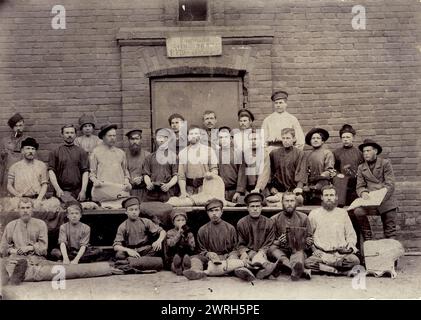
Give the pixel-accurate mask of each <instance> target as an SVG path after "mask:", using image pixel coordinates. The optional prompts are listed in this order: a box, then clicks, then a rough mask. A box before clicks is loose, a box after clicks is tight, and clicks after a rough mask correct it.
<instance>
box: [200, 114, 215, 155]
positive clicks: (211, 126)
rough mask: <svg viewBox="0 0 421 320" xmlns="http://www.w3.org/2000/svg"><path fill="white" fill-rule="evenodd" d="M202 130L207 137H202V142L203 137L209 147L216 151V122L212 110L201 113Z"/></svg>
mask: <svg viewBox="0 0 421 320" xmlns="http://www.w3.org/2000/svg"><path fill="white" fill-rule="evenodd" d="M202 119H203V129H204V130H205V131H204V132H205V133H206V134H207V136H205V135H204V137H203V140H202V141H203V142H204V141H205V137H207V143H208V146H209V147H212V149H214V150H216V149H218V130H217V129H218V128H217V126H216V123H217V122H218V120H216V114H215V111H212V110H206V111H205V112H203V118H202Z"/></svg>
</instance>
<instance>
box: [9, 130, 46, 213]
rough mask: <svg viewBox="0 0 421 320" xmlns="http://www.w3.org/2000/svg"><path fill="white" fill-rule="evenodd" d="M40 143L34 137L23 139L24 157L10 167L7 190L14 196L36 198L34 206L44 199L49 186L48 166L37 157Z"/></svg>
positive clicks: (22, 150)
mask: <svg viewBox="0 0 421 320" xmlns="http://www.w3.org/2000/svg"><path fill="white" fill-rule="evenodd" d="M38 147H39V144H38V143H37V141H36V140H35V139H34V138H30V137H29V138H26V139H25V140H23V141H22V149H21V152H22V155H23V159H22V160H20V161H18V162H16V163H15V164H13V165H12V166H11V167H10V169H9V176H8V182H7V190H8V191H9V193H10V194H11V195H13V196H14V197H27V198H32V199H35V202H34V207H38V206H39V205H40V204H41V201H42V200H44V197H45V193H46V192H47V187H48V174H47V166H46V165H45V163H44V162H42V161H39V160H37V159H35V156H36V153H37V150H38Z"/></svg>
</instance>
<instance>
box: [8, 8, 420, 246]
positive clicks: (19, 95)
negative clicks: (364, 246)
mask: <svg viewBox="0 0 421 320" xmlns="http://www.w3.org/2000/svg"><path fill="white" fill-rule="evenodd" d="M174 2H175V1H170V0H142V1H135V0H131V1H129V0H123V1H104V0H90V1H76V0H71V1H70V0H65V1H60V4H61V5H64V6H65V8H66V22H67V29H66V30H53V29H52V28H51V18H52V17H53V14H51V8H52V7H53V5H55V4H58V3H57V2H56V1H54V0H3V1H1V0H0V110H1V111H2V112H1V113H0V135H1V136H3V135H5V134H7V133H8V128H7V126H6V122H7V119H8V118H9V117H10V116H11V115H12V114H13V113H14V112H15V111H19V112H21V113H22V114H23V115H24V116H25V117H26V118H27V124H28V128H27V130H28V133H29V134H31V135H32V136H34V137H35V138H37V139H38V140H39V141H40V143H41V149H42V150H40V157H41V158H42V159H43V160H46V158H47V156H48V150H51V149H53V148H54V147H55V146H57V144H59V143H60V142H61V138H60V135H59V130H60V127H61V126H62V125H63V124H65V123H68V122H74V123H76V122H77V118H78V117H79V115H80V114H81V113H82V112H93V113H95V115H96V117H97V118H98V122H99V123H102V122H104V121H106V120H109V121H113V122H117V123H119V124H120V125H121V126H123V125H124V126H127V124H126V123H123V120H122V119H123V118H124V114H123V113H124V110H123V107H122V105H123V99H126V98H128V96H126V98H124V97H123V94H122V92H123V90H122V87H123V84H122V78H123V77H122V70H123V69H124V67H126V68H127V67H128V66H122V65H121V61H122V53H124V50H122V48H121V47H119V46H118V43H117V38H116V37H117V33H118V31H119V30H120V28H133V27H136V28H150V27H187V26H189V25H191V24H187V23H184V24H183V23H179V22H177V21H176V5H174ZM357 4H359V5H364V6H365V8H366V17H367V26H366V27H367V28H366V30H353V29H352V26H351V19H352V17H353V14H352V12H351V10H352V6H354V5H357ZM420 6H421V4H420V2H419V1H358V2H357V1H339V0H338V1H283V0H276V1H275V0H267V1H263V0H260V1H249V0H241V1H240V0H235V1H234V0H225V1H222V0H217V1H213V2H212V5H211V7H210V8H211V15H210V21H209V22H207V23H205V25H209V26H220V27H223V26H271V27H272V29H273V32H274V38H273V43H272V45H271V46H269V48H268V49H266V53H267V54H268V55H270V56H271V66H270V70H271V75H270V76H269V80H268V77H267V70H264V69H265V68H267V66H263V67H261V70H260V69H259V68H258V69H257V70H256V73H257V74H259V73H260V78H259V77H256V78H254V79H260V81H257V80H256V81H255V82H254V83H253V81H254V80H253V79H251V80H252V81H251V83H250V84H249V88H248V90H249V94H250V97H251V99H250V101H249V103H250V108H252V109H253V110H254V111H255V112H256V117H257V124H260V123H261V121H262V120H263V118H264V117H265V116H266V115H267V114H268V113H269V112H270V103H269V101H268V99H269V97H268V93H270V92H271V91H272V89H275V88H284V89H286V90H288V92H289V93H290V99H289V111H290V112H291V113H293V114H295V115H296V116H297V118H298V119H299V120H300V122H301V124H302V126H303V128H304V130H305V131H308V130H309V129H310V128H311V127H312V126H315V125H319V126H323V127H324V128H326V129H328V130H329V132H330V133H331V136H332V138H331V139H330V140H329V146H330V147H331V148H335V147H337V146H338V145H339V138H338V136H337V131H338V129H339V128H340V127H341V125H342V124H343V123H345V122H346V123H350V124H352V125H354V127H355V128H356V129H357V131H358V136H357V141H356V142H357V144H358V143H360V142H361V141H362V140H363V139H364V138H365V137H375V139H376V140H377V141H378V142H379V143H380V144H382V146H383V147H384V156H385V157H389V158H391V160H392V163H393V167H394V171H395V175H396V179H397V196H398V199H399V204H400V212H399V217H398V218H399V226H400V231H401V233H400V237H401V239H402V240H403V241H404V242H405V245H406V246H407V248H410V249H411V248H421V214H420V213H421V212H420V211H421V210H420V209H419V205H420V200H421V191H420V190H421V178H420V177H421V164H420V162H421V161H420V158H421V140H420V139H419V138H418V137H419V136H420V129H419V125H418V123H419V122H420V121H421V111H420V107H419V106H420V102H421V93H420V92H421V90H420V89H421V88H420V87H421V86H420V84H421V80H420V62H421V39H420V37H421V36H420V34H421V33H420V32H419V31H420V28H421V10H420ZM193 25H194V24H193ZM133 50H135V51H136V50H138V49H133ZM127 84H129V85H130V82H129V83H127ZM145 99H146V100H148V99H149V96H148V92H147V91H140V92H138V96H135V97H134V99H133V107H134V108H133V110H132V111H133V112H134V113H136V104H137V103H141V102H139V101H142V100H143V101H146V100H145ZM133 116H134V118H135V122H136V123H139V124H142V123H145V124H144V125H145V126H147V121H146V120H145V118H149V114H148V110H147V109H144V110H143V111H141V108H139V113H137V114H134V115H133ZM120 139H122V136H121V137H120ZM121 142H122V141H120V143H121ZM145 143H146V142H145Z"/></svg>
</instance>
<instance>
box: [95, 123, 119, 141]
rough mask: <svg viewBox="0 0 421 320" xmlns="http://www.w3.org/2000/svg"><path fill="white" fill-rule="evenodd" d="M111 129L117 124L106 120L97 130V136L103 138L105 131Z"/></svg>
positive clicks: (115, 127)
mask: <svg viewBox="0 0 421 320" xmlns="http://www.w3.org/2000/svg"><path fill="white" fill-rule="evenodd" d="M111 129H117V125H116V124H113V123H110V122H107V123H106V124H104V125H102V126H101V129H100V130H99V133H98V137H99V138H100V139H102V138H104V136H105V135H106V134H107V132H108V131H110V130H111Z"/></svg>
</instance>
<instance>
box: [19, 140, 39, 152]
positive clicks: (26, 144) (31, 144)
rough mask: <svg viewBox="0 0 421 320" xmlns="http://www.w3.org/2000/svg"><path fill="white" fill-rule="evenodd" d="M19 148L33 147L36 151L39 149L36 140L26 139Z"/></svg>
mask: <svg viewBox="0 0 421 320" xmlns="http://www.w3.org/2000/svg"><path fill="white" fill-rule="evenodd" d="M20 147H21V148H23V147H34V148H35V149H36V150H38V148H39V144H38V142H37V140H35V139H34V138H31V137H28V138H26V139H25V140H23V141H22V143H21V145H20Z"/></svg>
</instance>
